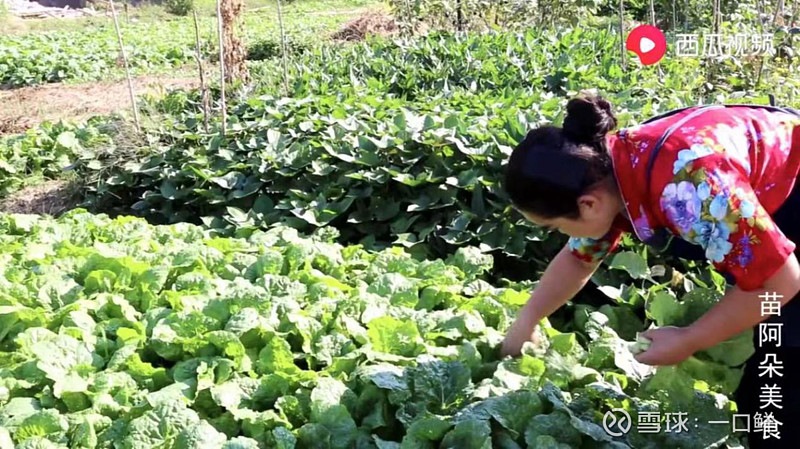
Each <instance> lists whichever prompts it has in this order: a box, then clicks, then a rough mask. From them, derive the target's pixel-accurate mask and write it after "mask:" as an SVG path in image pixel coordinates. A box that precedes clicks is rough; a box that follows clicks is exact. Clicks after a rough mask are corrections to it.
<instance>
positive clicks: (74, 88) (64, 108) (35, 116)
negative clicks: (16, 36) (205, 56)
mask: <svg viewBox="0 0 800 449" xmlns="http://www.w3.org/2000/svg"><path fill="white" fill-rule="evenodd" d="M198 84H199V82H198V80H197V78H169V77H153V76H144V77H139V78H136V79H135V80H134V91H135V92H136V94H137V95H142V94H145V93H149V94H156V95H158V94H160V93H163V92H164V91H166V90H168V89H174V88H187V87H188V88H194V87H197V85H198ZM0 104H2V105H3V107H2V108H0V135H2V134H15V133H21V132H24V131H25V130H27V129H29V128H32V127H34V126H36V125H37V124H39V123H42V122H44V121H50V122H54V121H58V120H61V119H64V120H70V121H81V120H84V119H86V118H88V117H91V116H93V115H108V114H111V113H113V112H117V111H121V110H127V109H130V108H131V104H130V98H129V96H128V86H127V83H126V82H125V81H115V82H92V83H86V84H77V85H69V84H61V83H57V84H45V85H41V86H33V87H23V88H20V89H13V90H5V91H0Z"/></svg>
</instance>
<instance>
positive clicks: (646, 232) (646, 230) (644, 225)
mask: <svg viewBox="0 0 800 449" xmlns="http://www.w3.org/2000/svg"><path fill="white" fill-rule="evenodd" d="M633 226H634V228H636V231H637V234H638V235H639V236H640V237H641V239H642V240H645V241H646V240H649V239H650V238H651V237H652V236H653V229H652V228H651V227H650V222H649V221H648V220H647V215H646V214H645V212H644V207H643V206H639V217H638V218H636V219H635V220H633Z"/></svg>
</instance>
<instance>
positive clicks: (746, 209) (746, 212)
mask: <svg viewBox="0 0 800 449" xmlns="http://www.w3.org/2000/svg"><path fill="white" fill-rule="evenodd" d="M736 196H737V197H739V214H740V215H741V216H742V218H744V219H748V218H753V216H754V215H755V214H756V205H755V204H754V203H753V202H752V201H750V200H746V199H745V198H747V194H745V192H744V190H742V188H741V187H739V188H737V189H736Z"/></svg>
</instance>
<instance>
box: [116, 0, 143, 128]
mask: <svg viewBox="0 0 800 449" xmlns="http://www.w3.org/2000/svg"><path fill="white" fill-rule="evenodd" d="M109 3H110V4H111V15H112V16H113V17H114V28H115V29H116V30H117V40H118V41H119V51H120V53H121V54H122V62H123V63H124V64H125V77H126V78H127V79H128V93H129V94H130V96H131V105H133V121H134V123H135V124H136V131H139V132H141V130H142V128H141V126H140V125H139V108H137V107H136V96H135V95H134V94H133V80H132V79H131V68H130V67H129V66H128V56H126V55H125V44H124V43H123V42H122V32H120V30H119V19H117V9H116V8H115V7H114V0H109Z"/></svg>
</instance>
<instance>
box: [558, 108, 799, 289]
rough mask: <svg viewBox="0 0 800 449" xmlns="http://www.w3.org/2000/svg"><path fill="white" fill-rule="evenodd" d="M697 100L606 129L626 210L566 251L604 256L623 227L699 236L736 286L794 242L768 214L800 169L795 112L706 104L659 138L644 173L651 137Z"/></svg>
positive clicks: (760, 275)
mask: <svg viewBox="0 0 800 449" xmlns="http://www.w3.org/2000/svg"><path fill="white" fill-rule="evenodd" d="M694 109H696V108H691V109H687V110H685V111H681V112H678V113H676V114H673V115H671V116H667V117H664V118H661V119H658V120H655V121H653V122H650V123H647V124H643V125H639V126H634V127H630V128H625V129H622V130H620V131H618V132H617V133H614V134H609V136H608V145H609V149H610V150H611V153H612V159H613V163H614V173H615V174H616V178H617V182H618V184H619V188H620V192H621V193H622V197H623V199H624V201H625V206H626V211H627V216H628V217H622V216H620V217H618V219H617V220H616V221H615V224H614V226H613V227H612V229H611V230H610V231H609V233H608V234H607V235H606V236H605V237H603V238H602V239H578V238H571V239H570V240H569V245H570V248H571V249H572V254H574V255H575V256H576V257H578V258H580V259H582V260H587V261H597V260H601V259H603V258H605V257H606V256H607V255H608V254H610V253H612V252H613V251H615V250H616V249H617V245H618V244H619V241H620V239H621V237H622V234H623V233H625V232H631V231H632V232H634V233H635V235H636V236H637V237H638V238H639V239H640V240H642V241H643V242H645V243H648V244H656V242H658V241H663V239H664V237H665V236H669V235H675V236H678V237H680V238H683V239H685V240H687V241H689V242H691V243H695V244H698V245H700V246H701V247H702V248H703V249H704V250H705V255H706V257H707V258H708V259H709V261H711V262H712V263H713V264H714V266H715V267H716V268H717V269H718V270H719V271H721V272H725V273H728V274H729V275H731V276H732V277H733V278H734V279H735V281H736V285H738V286H739V288H741V289H742V290H745V291H752V290H756V289H758V288H760V287H762V286H763V285H764V282H765V281H766V280H767V279H769V278H770V277H771V276H772V275H773V274H774V273H775V272H776V271H777V270H778V269H779V268H780V267H781V266H783V264H784V263H785V261H786V259H787V258H788V257H789V256H790V255H791V254H792V252H793V251H794V249H795V244H794V243H793V242H792V241H791V240H789V239H788V238H786V236H785V235H784V234H783V233H782V232H781V230H780V229H778V227H777V226H776V225H775V224H774V222H773V221H772V218H771V216H770V215H771V214H772V213H773V212H775V211H776V210H777V209H778V208H779V207H780V205H781V204H782V203H783V202H784V200H785V199H786V198H788V197H789V194H790V192H791V191H792V188H793V187H794V184H795V182H796V180H797V176H798V171H800V117H798V116H796V115H793V114H790V113H784V112H776V111H772V110H767V109H762V108H748V107H741V106H728V107H721V108H717V109H709V110H706V111H704V112H703V113H701V114H699V115H697V116H694V117H692V118H690V119H688V120H687V121H686V122H685V123H682V124H681V125H680V126H679V127H677V128H676V129H675V130H674V132H673V133H672V134H671V135H670V136H669V138H667V139H666V140H665V142H664V144H663V146H662V148H661V149H660V150H659V152H658V153H657V156H656V157H655V159H654V161H653V166H652V170H651V176H650V179H649V180H648V176H647V165H648V160H649V159H650V156H651V153H652V152H653V148H654V147H655V145H656V142H657V141H658V140H659V138H660V137H661V135H662V133H664V131H666V130H667V129H668V128H669V127H670V126H671V125H673V124H674V123H676V122H678V121H679V120H681V119H683V118H684V117H685V116H687V115H688V114H690V113H692V112H693V111H694Z"/></svg>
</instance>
